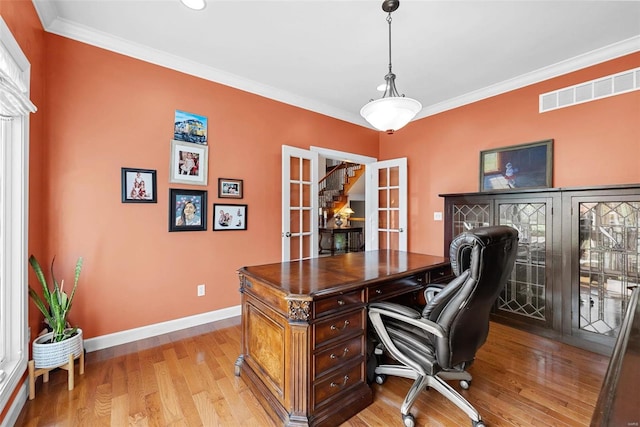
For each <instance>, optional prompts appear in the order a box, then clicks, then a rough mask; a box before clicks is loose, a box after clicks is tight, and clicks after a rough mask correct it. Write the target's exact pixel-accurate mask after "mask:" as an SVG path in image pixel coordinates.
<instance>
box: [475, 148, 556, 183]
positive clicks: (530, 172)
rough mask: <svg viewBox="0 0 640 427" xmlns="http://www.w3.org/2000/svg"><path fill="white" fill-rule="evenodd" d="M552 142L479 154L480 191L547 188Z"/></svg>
mask: <svg viewBox="0 0 640 427" xmlns="http://www.w3.org/2000/svg"><path fill="white" fill-rule="evenodd" d="M552 168H553V139H547V140H544V141H538V142H532V143H529V144H521V145H514V146H511V147H502V148H496V149H493V150H486V151H481V152H480V191H493V190H511V189H514V188H549V187H551V177H552V176H553V174H552V172H553V171H552Z"/></svg>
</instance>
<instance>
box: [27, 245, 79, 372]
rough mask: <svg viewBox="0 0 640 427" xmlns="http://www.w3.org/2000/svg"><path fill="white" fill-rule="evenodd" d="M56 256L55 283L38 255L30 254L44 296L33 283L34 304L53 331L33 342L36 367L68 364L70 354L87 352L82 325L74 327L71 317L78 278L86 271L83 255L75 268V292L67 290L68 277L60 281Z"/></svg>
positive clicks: (75, 355)
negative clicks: (48, 276)
mask: <svg viewBox="0 0 640 427" xmlns="http://www.w3.org/2000/svg"><path fill="white" fill-rule="evenodd" d="M54 262H55V257H54V258H53V260H52V261H51V281H52V286H51V285H50V284H49V283H47V279H46V278H45V276H44V273H43V271H42V268H41V267H40V264H39V263H38V260H37V259H36V257H35V256H33V255H31V256H30V257H29V264H30V265H31V267H32V268H33V271H34V272H35V274H36V277H37V278H38V281H39V282H40V285H41V287H42V297H40V295H39V294H38V293H37V292H36V291H35V290H34V289H33V288H32V287H31V286H29V296H30V297H31V299H32V300H33V302H34V304H35V305H36V306H37V307H38V309H40V311H41V312H42V314H43V315H44V317H45V319H46V322H47V323H48V324H49V328H51V332H48V333H46V334H44V335H41V336H39V337H38V338H36V339H35V340H34V341H33V359H34V361H35V367H36V368H51V367H56V366H60V365H63V364H65V363H68V361H69V355H70V354H72V353H73V355H74V358H76V357H78V356H80V353H82V352H83V351H84V349H83V343H82V329H79V328H78V327H74V328H70V327H69V326H68V325H69V324H68V322H67V316H68V314H69V310H70V309H71V303H72V302H73V297H74V295H75V293H76V289H77V287H78V279H79V278H80V271H81V270H82V257H80V258H78V262H77V263H76V268H75V278H74V282H73V289H72V290H71V294H70V295H67V293H66V292H65V291H64V280H63V281H62V282H60V284H58V281H57V280H56V278H55V276H54V274H53V264H54Z"/></svg>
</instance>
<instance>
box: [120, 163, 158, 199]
mask: <svg viewBox="0 0 640 427" xmlns="http://www.w3.org/2000/svg"><path fill="white" fill-rule="evenodd" d="M121 181H122V191H121V193H122V194H121V197H122V203H157V202H158V200H157V193H156V189H157V183H156V182H157V179H156V170H155V169H140V168H122V170H121Z"/></svg>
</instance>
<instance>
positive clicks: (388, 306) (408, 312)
mask: <svg viewBox="0 0 640 427" xmlns="http://www.w3.org/2000/svg"><path fill="white" fill-rule="evenodd" d="M372 308H375V309H381V310H386V311H392V312H394V313H397V314H399V315H402V316H405V317H409V318H411V319H419V318H420V317H421V315H420V312H419V311H418V310H414V309H413V308H411V307H407V306H406V305H402V304H396V303H395V302H372V303H371V304H369V309H372Z"/></svg>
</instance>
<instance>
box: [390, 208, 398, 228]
mask: <svg viewBox="0 0 640 427" xmlns="http://www.w3.org/2000/svg"><path fill="white" fill-rule="evenodd" d="M388 228H391V229H392V230H398V229H399V228H400V212H399V211H398V210H397V209H395V210H390V211H389V227H388Z"/></svg>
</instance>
